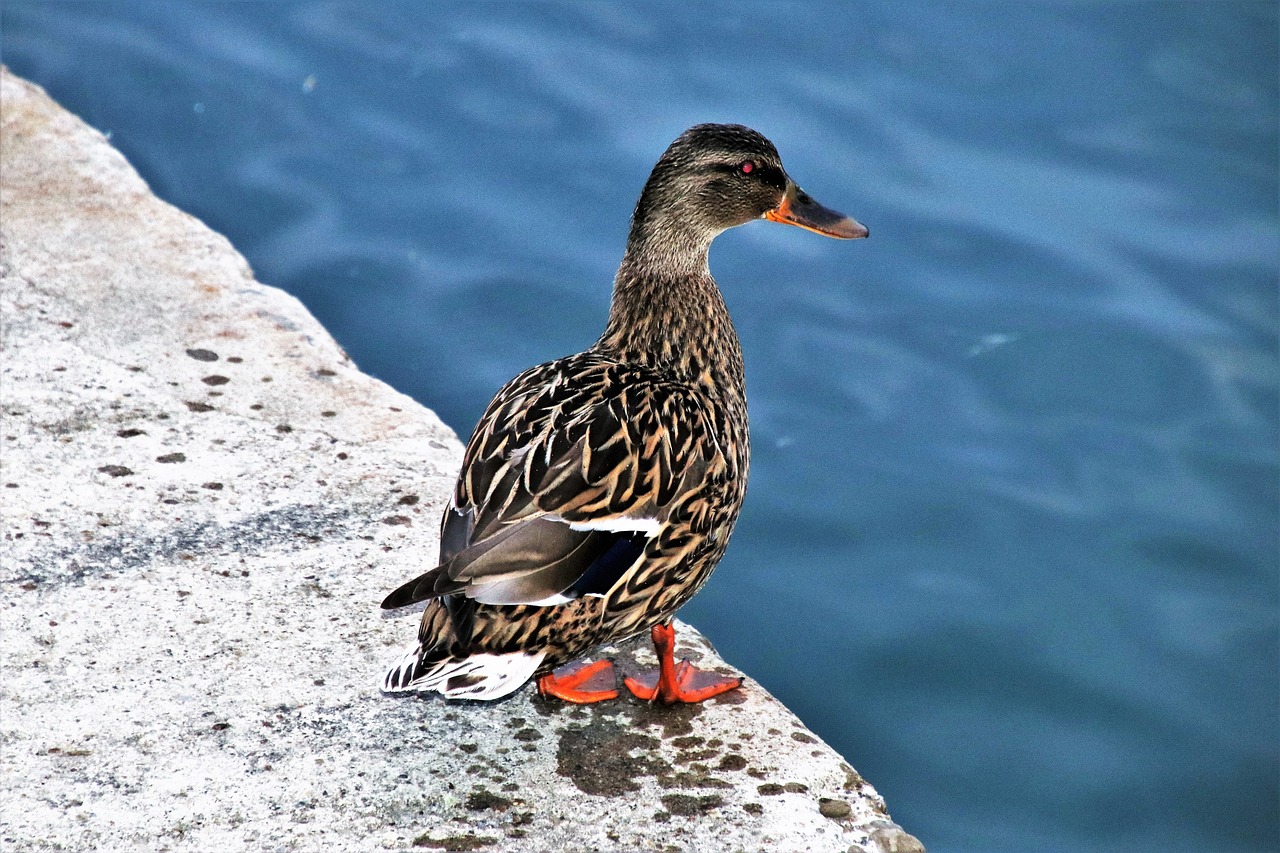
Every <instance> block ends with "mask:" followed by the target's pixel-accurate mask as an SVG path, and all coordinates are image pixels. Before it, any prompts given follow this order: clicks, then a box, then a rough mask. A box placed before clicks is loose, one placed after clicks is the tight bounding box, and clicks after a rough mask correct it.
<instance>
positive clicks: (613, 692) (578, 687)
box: [538, 660, 618, 705]
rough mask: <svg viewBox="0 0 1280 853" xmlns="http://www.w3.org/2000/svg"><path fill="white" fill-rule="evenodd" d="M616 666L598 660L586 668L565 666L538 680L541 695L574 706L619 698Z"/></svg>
mask: <svg viewBox="0 0 1280 853" xmlns="http://www.w3.org/2000/svg"><path fill="white" fill-rule="evenodd" d="M616 684H617V680H616V679H615V677H614V674H613V664H612V663H610V662H609V661H607V660H598V661H596V662H595V663H589V664H587V665H586V666H579V667H574V666H573V665H572V664H569V665H567V666H562V667H560V668H559V669H557V670H556V671H555V672H549V673H547V674H546V675H544V676H542V677H540V678H539V679H538V693H539V694H541V695H543V696H554V697H556V698H557V699H563V700H564V701H566V702H572V703H574V704H575V705H590V704H591V703H593V702H603V701H605V700H606V699H616V698H618V688H617V686H616Z"/></svg>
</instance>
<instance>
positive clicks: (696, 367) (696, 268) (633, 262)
mask: <svg viewBox="0 0 1280 853" xmlns="http://www.w3.org/2000/svg"><path fill="white" fill-rule="evenodd" d="M655 226H656V227H655ZM714 236H715V234H714V233H700V232H697V231H695V230H693V229H689V228H680V227H678V226H675V225H673V223H672V222H671V221H670V220H668V221H666V222H661V223H654V222H651V221H646V220H645V219H643V218H642V217H641V216H640V215H637V217H636V218H635V219H634V220H633V222H632V227H631V235H630V238H629V240H628V241H627V251H626V254H625V255H624V256H623V258H622V264H621V265H620V266H619V268H618V274H617V277H616V278H615V279H614V285H613V302H612V304H611V306H610V308H609V324H608V326H607V327H606V328H605V330H604V334H603V335H602V336H601V337H600V340H599V342H598V343H597V344H596V347H595V348H596V349H597V350H598V351H601V352H606V353H608V354H610V355H612V356H614V357H615V358H618V359H620V360H622V361H627V362H637V363H642V364H646V365H649V366H651V367H655V368H658V369H661V370H664V371H666V372H667V373H670V374H674V375H675V376H677V377H678V378H680V379H681V380H684V381H687V382H690V383H692V384H695V385H700V386H703V387H705V388H706V389H707V390H709V391H711V392H712V393H714V394H716V395H718V396H727V397H732V398H734V399H737V400H743V399H744V381H743V365H742V349H741V347H740V345H739V343H738V335H737V332H736V331H735V330H734V328H733V321H732V320H731V319H730V318H729V310H728V308H726V307H725V304H724V297H723V296H722V295H721V294H720V289H719V288H718V287H717V286H716V283H715V279H713V278H712V277H711V270H710V269H709V268H708V266H707V250H708V248H709V247H710V245H711V240H712V238H713V237H714Z"/></svg>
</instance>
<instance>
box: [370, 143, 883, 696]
mask: <svg viewBox="0 0 1280 853" xmlns="http://www.w3.org/2000/svg"><path fill="white" fill-rule="evenodd" d="M760 218H764V219H769V220H772V221H774V222H782V223H786V224H788V225H798V226H800V227H802V228H807V229H809V230H811V231H816V232H817V233H819V234H825V235H827V236H829V237H841V238H851V237H865V236H867V229H866V228H864V227H863V226H861V225H859V224H858V223H857V222H855V221H853V220H852V219H849V218H848V217H846V216H843V215H841V214H839V213H836V212H834V211H832V210H828V209H827V208H825V207H822V206H821V205H820V204H818V203H817V202H815V201H814V200H813V199H812V198H810V197H809V196H808V195H806V194H805V193H804V192H803V191H802V190H801V189H800V188H799V187H797V186H796V184H795V182H794V181H792V180H791V179H790V178H789V177H788V176H787V173H786V172H785V171H784V170H783V168H782V162H781V160H780V159H779V158H778V152H777V149H775V148H774V147H773V144H772V143H771V142H769V140H767V139H765V138H764V137H763V136H761V135H760V134H759V133H757V132H756V131H754V130H751V129H750V128H747V127H742V126H741V125H723V124H702V125H698V126H697V127H692V128H690V129H689V130H687V131H685V132H684V133H682V134H681V135H680V137H679V138H678V139H676V141H675V142H673V143H671V147H670V148H668V149H667V150H666V153H664V154H663V155H662V157H661V159H659V160H658V164H657V165H656V166H654V168H653V173H652V174H651V175H650V176H649V180H648V182H647V183H646V184H645V187H644V191H643V192H642V193H641V194H640V201H639V202H638V203H637V204H636V209H635V214H634V215H633V216H632V219H631V234H630V236H629V237H628V239H627V250H626V254H625V255H623V258H622V264H621V266H620V267H619V269H618V274H617V277H616V279H615V281H614V287H613V304H612V306H611V307H610V309H609V324H608V326H607V327H606V328H605V330H604V334H603V335H602V336H601V338H600V340H599V341H597V342H596V344H595V346H593V347H591V348H590V349H589V350H587V351H586V352H582V353H578V354H577V355H571V356H568V357H566V358H561V359H557V360H555V361H552V362H548V363H547V364H543V365H539V366H538V367H534V368H531V369H529V370H526V371H525V372H524V373H521V374H520V375H519V376H517V377H516V378H515V379H512V380H511V381H510V382H509V383H507V385H506V387H504V388H503V389H502V390H501V391H499V392H498V395H497V396H496V397H494V398H493V402H491V403H490V404H489V408H488V409H487V410H486V411H485V413H484V415H483V416H482V417H481V418H480V423H479V424H478V425H477V426H476V429H475V433H474V434H473V435H472V436H471V441H470V443H469V444H468V445H467V451H466V455H465V456H464V458H463V461H462V472H461V473H460V474H459V475H458V483H457V486H456V487H455V489H454V492H453V500H452V502H451V503H450V506H449V508H448V509H446V510H445V513H444V520H443V522H442V524H441V529H440V564H439V565H438V566H437V567H436V568H433V569H432V570H431V571H429V572H427V573H426V574H424V575H421V576H420V577H417V578H414V579H413V580H411V581H409V582H408V583H406V584H404V585H403V586H401V587H400V588H399V589H397V590H396V591H395V592H393V593H391V594H390V595H388V596H387V598H386V600H385V601H383V602H382V607H383V608H384V609H388V610H391V609H396V608H401V607H406V606H408V605H411V604H414V603H416V602H420V601H424V600H425V601H428V604H427V608H426V611H425V612H424V613H423V614H422V623H421V626H420V627H419V629H418V644H417V645H416V646H415V647H414V648H413V650H412V651H410V652H409V653H408V654H406V655H405V656H404V658H403V659H402V660H400V661H399V663H397V664H396V666H395V667H393V668H392V669H391V671H390V672H388V673H387V675H386V679H385V681H384V684H383V689H384V690H386V691H391V692H396V691H424V692H425V691H435V692H438V693H442V694H444V695H445V696H446V697H448V698H450V699H497V698H500V697H502V696H506V695H507V694H509V693H512V692H514V691H515V690H517V689H518V688H519V687H520V686H521V685H522V684H524V683H525V682H526V681H528V680H529V678H531V677H532V676H535V675H536V676H538V690H539V692H541V693H542V694H544V695H552V696H557V697H559V698H561V699H565V700H567V701H570V702H595V701H599V700H602V699H611V698H613V697H615V696H617V690H616V689H615V688H614V676H613V672H612V665H611V664H610V663H609V661H607V660H603V661H599V662H597V663H595V664H592V665H591V666H588V667H584V668H581V669H578V670H577V671H574V672H563V671H562V672H561V673H560V674H555V673H554V672H553V670H554V669H555V668H556V667H560V666H561V665H562V664H565V663H567V662H569V661H572V660H574V659H575V658H577V657H579V656H581V655H583V654H585V653H587V652H588V651H590V650H591V649H592V648H594V647H595V646H598V645H600V644H602V643H607V642H611V641H614V640H621V639H623V638H626V637H630V636H632V635H634V634H637V633H639V632H640V631H643V630H645V629H651V630H652V637H653V642H654V646H655V647H656V649H657V652H658V660H659V663H660V667H659V670H658V672H657V673H655V674H652V675H650V676H647V677H646V676H641V677H640V678H638V679H633V678H628V679H626V685H627V687H628V688H629V689H630V690H631V692H632V693H634V694H635V695H636V696H639V697H640V698H642V699H653V698H655V697H656V698H657V699H659V700H660V701H662V702H665V703H667V704H671V703H673V702H699V701H702V700H703V699H706V698H708V697H710V696H714V695H716V694H718V693H723V692H724V691H726V690H730V689H732V688H734V687H737V686H738V684H739V683H740V682H741V679H737V678H726V677H724V676H721V675H717V674H715V673H712V672H705V671H702V670H698V669H696V668H695V667H693V666H691V665H690V664H689V663H688V662H687V661H684V662H681V664H680V665H679V666H677V665H676V664H675V660H674V657H673V654H672V653H673V650H674V645H675V631H674V629H673V628H672V627H671V618H672V616H673V614H674V613H675V612H676V610H677V609H678V608H679V607H680V606H681V605H682V604H684V603H685V602H686V601H688V600H689V598H690V597H691V596H692V595H693V594H694V593H695V592H697V591H698V589H699V588H700V587H701V586H702V585H703V584H704V583H706V581H707V578H708V577H709V576H710V575H711V570H712V569H714V568H715V565H716V563H717V562H719V560H720V557H721V556H722V555H723V554H724V551H725V546H726V545H727V544H728V542H729V534H730V532H732V530H733V524H734V521H735V520H736V519H737V517H738V510H739V508H740V507H741V506H742V498H743V495H744V493H745V491H746V486H747V464H748V458H749V455H750V452H749V446H748V437H747V405H746V398H745V392H744V388H743V370H742V350H741V349H740V347H739V345H738V336H737V334H736V333H735V332H734V329H733V323H732V322H731V321H730V319H729V312H728V310H726V308H725V304H724V299H723V298H722V297H721V295H720V291H719V289H717V287H716V283H715V281H714V280H713V279H712V278H711V272H710V270H709V269H708V268H707V249H708V248H709V247H710V245H711V241H712V240H713V239H714V238H715V237H716V235H717V234H719V233H720V232H722V231H724V230H726V229H728V228H732V227H734V226H735V225H741V224H743V223H744V222H750V221H751V220H753V219H760Z"/></svg>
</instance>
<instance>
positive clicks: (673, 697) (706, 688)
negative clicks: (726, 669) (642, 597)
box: [625, 624, 742, 705]
mask: <svg viewBox="0 0 1280 853" xmlns="http://www.w3.org/2000/svg"><path fill="white" fill-rule="evenodd" d="M650 635H651V636H652V637H653V648H654V650H655V651H656V652H657V653H658V671H657V672H648V673H645V674H643V675H641V676H640V677H639V678H628V679H626V682H625V683H626V685H627V689H628V690H630V691H631V692H632V693H634V694H635V695H636V697H637V698H639V699H645V700H648V701H652V700H654V699H657V700H658V701H659V702H661V703H662V704H664V705H674V704H675V703H677V702H701V701H702V700H704V699H710V698H711V697H712V696H718V695H720V694H721V693H724V692H726V691H729V690H732V689H734V688H735V687H738V686H739V685H741V684H742V679H741V678H730V677H729V676H726V675H721V674H719V673H718V672H712V671H711V670H709V669H698V668H697V667H696V666H694V665H693V664H691V663H689V662H688V661H687V660H682V661H680V663H679V664H677V663H676V661H675V650H676V629H675V628H674V627H673V626H672V625H670V624H667V625H654V626H653V630H652V631H651V632H650Z"/></svg>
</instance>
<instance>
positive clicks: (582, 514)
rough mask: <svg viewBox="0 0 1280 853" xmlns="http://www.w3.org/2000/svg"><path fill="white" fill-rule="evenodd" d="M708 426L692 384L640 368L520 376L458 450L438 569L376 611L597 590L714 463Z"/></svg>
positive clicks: (546, 370)
mask: <svg viewBox="0 0 1280 853" xmlns="http://www.w3.org/2000/svg"><path fill="white" fill-rule="evenodd" d="M709 427H710V422H709V420H708V418H707V415H706V413H705V412H704V411H703V409H702V407H701V405H700V404H699V403H698V397H697V395H696V394H693V393H691V389H689V388H688V387H687V386H684V385H680V384H678V383H673V382H671V381H670V380H666V379H664V378H663V377H662V376H660V375H659V374H658V373H657V372H655V371H647V372H646V369H645V368H643V367H641V366H637V365H622V364H619V363H617V362H615V361H612V360H610V359H608V358H606V357H604V356H602V355H599V354H595V353H591V352H588V353H583V354H580V355H578V356H571V357H569V358H567V359H561V360H559V361H555V362H550V363H548V364H545V365H541V366H539V367H536V368H533V369H531V370H529V371H526V372H525V373H523V374H521V375H520V376H517V377H516V378H515V379H513V380H512V381H511V382H510V383H508V384H507V386H506V387H504V388H503V389H502V390H501V391H500V392H499V393H498V395H497V396H495V397H494V399H493V401H492V402H491V403H490V404H489V407H488V409H487V410H486V412H485V414H484V415H483V416H482V417H481V419H480V422H479V424H478V425H477V426H476V430H475V432H474V434H473V435H472V437H471V441H470V442H469V443H468V445H467V451H466V454H465V455H464V458H463V467H462V472H461V473H460V474H459V477H458V482H457V486H456V487H455V491H454V500H453V505H452V506H451V507H450V509H448V510H446V512H445V518H444V520H443V522H442V525H441V553H440V564H439V565H438V566H436V567H435V568H433V569H432V570H431V571H429V572H426V573H424V574H423V575H421V576H419V577H417V578H414V579H413V580H411V581H409V582H408V583H406V584H404V585H402V586H401V587H400V588H399V589H397V590H396V591H394V592H393V593H391V595H389V596H387V599H386V600H385V601H384V602H383V607H384V608H388V609H391V608H396V607H404V606H407V605H408V604H412V603H415V602H417V601H421V600H424V599H429V598H437V597H440V596H448V595H457V594H461V595H463V596H466V597H467V598H470V599H473V600H475V601H477V602H480V603H484V604H543V603H549V602H558V601H560V600H568V599H571V598H575V597H577V596H580V595H602V594H604V593H605V592H607V591H608V590H609V589H610V588H611V587H612V586H613V585H614V584H616V583H617V582H618V580H620V579H621V578H622V576H623V575H624V574H626V572H627V571H628V570H629V569H630V568H631V566H633V565H635V563H636V561H637V560H639V559H640V557H641V555H642V554H643V552H644V549H645V547H646V546H647V544H648V543H649V542H650V541H651V540H652V539H654V538H656V537H657V536H658V535H659V534H660V531H661V527H662V524H661V520H662V519H663V518H664V517H665V512H666V511H667V510H668V509H669V507H670V504H671V502H672V501H673V500H675V498H676V497H677V494H678V493H679V492H680V491H681V487H682V486H686V485H689V484H691V483H692V482H693V481H694V480H698V479H700V478H701V477H703V476H704V474H705V472H706V471H707V470H708V466H709V464H710V463H711V461H712V459H713V458H714V457H715V456H717V455H718V454H708V453H707V451H706V448H705V444H706V443H707V432H708V430H709ZM700 437H701V438H702V439H703V440H702V441H701V442H700V441H699V440H698V439H699V438H700ZM700 445H702V446H700Z"/></svg>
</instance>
